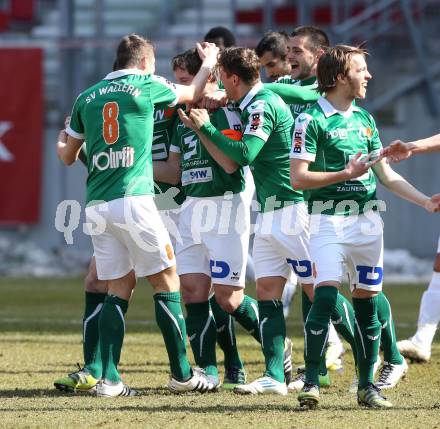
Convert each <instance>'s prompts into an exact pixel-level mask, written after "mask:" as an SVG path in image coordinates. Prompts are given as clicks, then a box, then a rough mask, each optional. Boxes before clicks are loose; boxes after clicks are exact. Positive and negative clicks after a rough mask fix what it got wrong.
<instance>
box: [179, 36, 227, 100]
mask: <svg viewBox="0 0 440 429" xmlns="http://www.w3.org/2000/svg"><path fill="white" fill-rule="evenodd" d="M197 51H198V53H199V55H200V58H201V59H202V61H203V62H202V66H201V67H200V70H199V71H198V73H197V74H196V75H195V76H194V79H193V81H192V83H191V85H177V87H178V94H179V96H178V100H177V103H179V104H185V103H193V102H195V101H197V100H198V99H199V98H200V97H201V96H202V93H203V90H204V88H205V85H206V82H207V81H208V77H209V75H210V73H211V70H212V68H213V67H214V66H215V65H216V63H217V54H218V51H219V50H218V48H217V47H216V46H215V45H214V44H213V43H206V42H204V43H202V44H200V43H197Z"/></svg>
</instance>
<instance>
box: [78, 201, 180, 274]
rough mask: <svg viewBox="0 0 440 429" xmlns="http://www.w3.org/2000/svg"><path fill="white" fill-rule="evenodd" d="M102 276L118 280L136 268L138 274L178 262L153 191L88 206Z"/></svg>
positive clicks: (88, 215) (87, 210)
mask: <svg viewBox="0 0 440 429" xmlns="http://www.w3.org/2000/svg"><path fill="white" fill-rule="evenodd" d="M86 220H87V222H88V225H87V226H88V230H89V233H90V235H91V236H92V242H93V249H94V254H95V258H96V270H97V273H98V279H99V280H114V279H118V278H120V277H123V276H125V275H126V274H128V273H129V272H130V271H131V270H132V269H133V270H134V271H135V273H136V276H137V277H145V276H149V275H152V274H157V273H159V272H161V271H163V270H164V269H166V268H168V267H171V266H173V265H174V264H175V262H176V261H175V258H174V252H173V248H172V246H171V241H170V237H169V235H168V232H167V230H166V229H165V226H164V224H163V222H162V220H161V218H160V216H159V213H158V211H157V208H156V205H155V204H154V199H153V197H152V196H151V195H140V196H130V197H125V198H118V199H116V200H112V201H109V202H107V203H101V204H96V205H94V206H90V207H87V208H86Z"/></svg>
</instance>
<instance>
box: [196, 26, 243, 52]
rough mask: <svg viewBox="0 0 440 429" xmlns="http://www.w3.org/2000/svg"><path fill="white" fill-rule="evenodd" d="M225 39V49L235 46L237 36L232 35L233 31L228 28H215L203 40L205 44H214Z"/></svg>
mask: <svg viewBox="0 0 440 429" xmlns="http://www.w3.org/2000/svg"><path fill="white" fill-rule="evenodd" d="M220 38H221V39H223V44H224V45H225V48H229V47H231V46H235V36H234V35H233V34H232V31H231V30H228V29H227V28H226V27H213V28H211V29H210V30H209V31H208V32H207V33H206V34H205V37H204V38H203V40H204V41H205V42H212V41H214V40H215V39H220Z"/></svg>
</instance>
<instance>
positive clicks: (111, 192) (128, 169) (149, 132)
mask: <svg viewBox="0 0 440 429" xmlns="http://www.w3.org/2000/svg"><path fill="white" fill-rule="evenodd" d="M177 101H178V94H177V87H176V86H175V85H174V84H172V83H170V82H168V81H167V80H166V79H164V78H162V77H159V76H155V75H143V74H140V70H137V69H127V70H117V71H115V72H112V73H110V74H108V75H107V76H106V77H105V78H104V79H103V80H102V81H100V82H99V83H97V84H96V85H94V86H92V87H90V88H88V89H87V90H85V91H84V92H83V93H81V94H80V95H79V96H78V98H77V100H76V101H75V104H74V106H73V110H72V118H71V121H70V125H69V127H68V128H67V130H66V131H67V133H68V134H70V135H71V136H72V137H74V138H77V139H85V140H86V141H87V155H88V156H87V163H88V165H87V168H88V173H89V174H88V178H87V203H88V204H89V203H91V202H100V201H111V200H114V199H116V198H122V197H124V196H130V195H152V194H153V193H154V185H153V163H152V152H151V147H152V140H153V120H154V118H153V112H154V105H155V104H168V105H169V106H173V105H175V104H176V102H177Z"/></svg>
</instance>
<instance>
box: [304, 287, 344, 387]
mask: <svg viewBox="0 0 440 429" xmlns="http://www.w3.org/2000/svg"><path fill="white" fill-rule="evenodd" d="M337 296H338V289H337V288H336V287H334V286H320V287H318V288H316V289H315V297H314V301H313V304H312V307H311V309H310V311H309V315H308V316H307V321H306V323H305V326H304V339H305V341H304V342H305V347H304V360H305V363H306V380H307V382H308V383H312V384H317V385H319V371H320V366H321V361H322V357H323V356H325V345H326V344H327V339H328V326H329V323H330V315H331V314H332V313H333V311H334V308H335V306H336V300H337Z"/></svg>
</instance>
